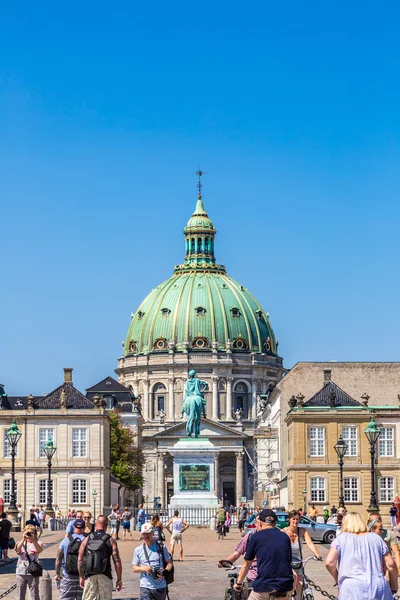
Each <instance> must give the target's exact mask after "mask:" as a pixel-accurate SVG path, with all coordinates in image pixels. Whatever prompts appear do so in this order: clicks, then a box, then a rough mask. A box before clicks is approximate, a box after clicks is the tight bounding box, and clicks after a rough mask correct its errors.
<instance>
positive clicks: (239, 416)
mask: <svg viewBox="0 0 400 600" xmlns="http://www.w3.org/2000/svg"><path fill="white" fill-rule="evenodd" d="M234 415H235V420H236V423H237V424H238V425H241V424H242V415H243V410H242V408H241V407H240V406H238V408H237V409H236V410H235V412H234Z"/></svg>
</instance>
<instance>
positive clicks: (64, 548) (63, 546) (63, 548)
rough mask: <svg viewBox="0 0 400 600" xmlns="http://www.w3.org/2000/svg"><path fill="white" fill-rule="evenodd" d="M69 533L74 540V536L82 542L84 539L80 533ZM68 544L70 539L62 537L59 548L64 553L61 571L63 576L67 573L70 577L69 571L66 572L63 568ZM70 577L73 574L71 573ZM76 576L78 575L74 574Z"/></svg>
mask: <svg viewBox="0 0 400 600" xmlns="http://www.w3.org/2000/svg"><path fill="white" fill-rule="evenodd" d="M71 535H72V537H73V538H74V540H76V538H78V539H79V540H81V542H82V541H83V540H84V539H85V536H84V535H82V534H80V533H72V534H71ZM69 544H70V540H69V539H68V538H64V539H63V541H62V542H61V544H60V548H61V549H62V551H63V554H64V561H63V565H62V572H63V575H64V577H65V575H68V577H71V575H70V574H69V573H67V572H66V570H65V563H66V562H67V550H68V546H69ZM72 577H74V575H72ZM76 577H79V576H78V575H76Z"/></svg>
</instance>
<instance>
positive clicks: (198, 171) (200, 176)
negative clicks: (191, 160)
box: [193, 165, 207, 200]
mask: <svg viewBox="0 0 400 600" xmlns="http://www.w3.org/2000/svg"><path fill="white" fill-rule="evenodd" d="M193 175H197V176H198V178H199V181H198V183H197V185H196V187H197V189H198V190H199V191H198V194H197V198H198V199H199V200H201V199H202V195H201V188H202V187H203V184H202V183H201V178H202V176H203V175H207V173H206V172H205V171H202V170H201V169H200V165H199V168H198V169H197V171H196V173H193Z"/></svg>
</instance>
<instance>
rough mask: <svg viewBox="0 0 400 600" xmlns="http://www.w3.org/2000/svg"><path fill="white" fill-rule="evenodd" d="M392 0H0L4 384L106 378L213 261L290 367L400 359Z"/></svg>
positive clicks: (0, 345) (44, 388) (399, 153)
mask: <svg viewBox="0 0 400 600" xmlns="http://www.w3.org/2000/svg"><path fill="white" fill-rule="evenodd" d="M399 13H400V8H399V4H398V3H396V2H394V1H393V2H387V3H383V4H380V5H379V6H378V5H377V4H376V2H365V1H363V2H360V1H358V0H355V1H354V2H350V3H349V2H344V1H342V0H339V1H338V2H323V3H321V2H320V1H318V2H317V1H314V0H310V1H309V2H306V3H301V2H297V1H294V0H289V1H288V2H286V3H282V2H280V3H279V2H274V3H272V2H267V3H266V2H256V3H247V4H246V3H238V2H233V3H232V2H229V3H228V2H219V3H218V2H207V1H205V2H202V3H200V4H199V3H197V4H193V3H192V4H190V3H189V4H188V3H187V2H175V3H165V2H159V1H155V2H153V3H147V4H145V3H137V2H127V1H122V2H119V3H104V2H97V1H96V2H93V1H90V0H89V1H87V2H76V0H71V2H68V3H61V4H60V3H54V2H49V1H48V0H44V1H42V2H39V3H32V2H27V1H22V2H20V3H19V4H15V3H11V2H9V3H7V4H6V3H4V2H3V3H2V5H1V8H0V23H1V25H0V56H1V60H0V174H1V178H0V194H1V203H0V211H1V212H0V218H1V284H2V295H1V301H0V302H1V310H0V381H1V382H2V383H5V384H6V389H7V391H8V393H9V394H10V395H14V394H18V393H19V394H27V393H30V392H32V393H34V394H41V393H45V392H49V391H51V389H53V388H54V387H56V386H57V385H58V384H59V383H61V381H62V368H63V367H64V366H71V367H74V383H75V384H76V385H77V387H79V388H80V389H81V390H84V389H85V388H86V387H88V386H90V385H93V384H94V383H96V382H97V381H98V380H100V379H102V378H103V377H105V376H107V375H109V374H113V370H114V368H116V366H117V357H118V356H119V355H120V354H121V351H122V348H121V340H122V339H124V337H125V334H126V331H127V328H128V325H129V322H130V314H131V312H132V311H135V310H136V308H137V306H138V304H139V303H140V301H141V300H142V299H143V298H144V296H145V295H147V293H148V292H149V291H150V289H152V288H153V287H154V286H156V285H157V284H158V283H159V282H161V281H163V280H164V279H166V278H167V277H169V276H170V275H171V273H172V270H173V266H174V265H175V264H176V263H178V262H180V261H181V260H182V258H183V252H184V243H183V236H182V229H183V226H184V224H185V222H186V220H187V218H188V217H189V215H190V214H191V212H192V211H193V208H194V205H195V200H196V188H195V183H196V181H195V176H193V175H192V172H193V171H195V170H196V168H197V165H198V164H201V166H202V168H203V169H204V170H205V171H208V175H207V176H205V178H204V189H203V192H204V201H205V206H206V208H207V210H208V212H209V214H210V216H211V217H212V219H213V220H214V222H215V224H216V226H217V229H218V236H217V241H216V255H217V259H218V261H219V262H221V263H223V264H226V265H227V267H228V273H229V274H230V275H231V276H232V277H233V278H235V279H237V280H239V281H240V282H241V283H242V284H243V285H245V286H246V287H248V288H249V289H250V290H251V291H252V292H253V294H254V295H255V296H256V297H257V298H258V299H259V301H260V302H261V304H262V305H263V307H264V309H265V310H266V311H269V312H270V315H271V322H272V325H273V327H274V330H275V333H276V336H277V338H278V339H279V341H280V346H279V349H280V351H281V354H282V356H283V357H284V358H285V365H286V366H287V367H290V366H292V365H293V364H294V363H295V362H296V361H299V360H331V359H334V360H346V361H347V360H355V361H377V360H384V361H390V360H393V361H397V360H400V352H399V343H398V340H399V337H400V324H399V312H398V310H399V309H398V307H399V300H398V298H399V296H400V282H399V221H400V209H399V183H400V174H399V173H400V170H399V160H400V141H399V134H400V123H399V106H400V97H399V96H400V79H399V62H400V48H399V45H400V44H399V35H398V25H399V16H400V14H399Z"/></svg>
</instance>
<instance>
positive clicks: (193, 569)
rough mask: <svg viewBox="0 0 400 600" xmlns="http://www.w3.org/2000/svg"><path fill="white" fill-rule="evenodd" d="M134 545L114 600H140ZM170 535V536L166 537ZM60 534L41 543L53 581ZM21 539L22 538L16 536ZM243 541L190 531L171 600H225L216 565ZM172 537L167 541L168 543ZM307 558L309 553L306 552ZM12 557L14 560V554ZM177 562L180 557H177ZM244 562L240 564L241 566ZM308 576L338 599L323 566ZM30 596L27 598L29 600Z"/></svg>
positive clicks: (11, 568) (315, 565)
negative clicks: (220, 538)
mask: <svg viewBox="0 0 400 600" xmlns="http://www.w3.org/2000/svg"><path fill="white" fill-rule="evenodd" d="M134 534H135V535H134V538H135V541H134V542H119V548H120V554H121V559H122V564H123V577H122V579H123V588H122V590H121V591H120V592H117V591H114V593H113V599H114V600H117V599H121V600H122V599H124V600H125V599H128V598H130V599H131V600H138V593H139V576H138V575H134V574H133V573H132V570H131V562H132V555H133V549H134V548H135V547H136V546H137V545H138V544H139V543H140V542H139V539H138V537H139V536H138V533H137V532H134ZM167 535H168V534H167ZM61 537H62V534H61V532H55V533H47V532H46V533H44V535H43V536H42V541H43V543H44V545H45V550H44V551H43V553H42V554H41V557H42V563H43V566H44V568H45V569H47V570H48V571H49V573H50V575H51V577H52V578H53V580H54V575H55V572H54V562H55V556H56V551H57V548H58V545H59V543H60V540H61ZM15 539H16V540H17V541H18V539H20V534H16V535H15ZM239 539H240V536H239V532H238V530H237V529H234V530H231V533H230V534H228V536H227V538H226V539H225V540H218V539H217V536H216V534H215V532H213V531H210V530H208V529H197V528H195V527H191V528H190V529H188V531H187V532H186V533H185V534H184V551H185V555H184V561H183V562H178V561H176V562H175V583H174V584H173V585H172V586H171V587H170V598H171V600H206V599H207V600H223V598H224V591H225V588H226V586H227V582H228V579H227V573H226V572H225V571H224V570H223V569H218V568H217V566H216V562H217V560H218V559H219V558H225V557H227V556H228V555H229V554H230V553H231V552H232V550H233V548H234V546H235V545H236V544H237V543H238V541H239ZM168 541H169V537H168V538H167V543H168ZM319 550H320V553H321V554H322V556H326V554H327V547H326V546H324V545H319ZM305 555H307V556H308V555H309V554H308V550H306V551H305ZM10 556H14V557H15V552H13V551H11V552H10ZM174 558H175V559H177V558H178V556H175V557H174ZM15 563H16V560H15V559H13V561H12V562H10V563H8V564H5V565H2V564H0V595H1V594H2V593H3V592H4V591H5V590H7V589H8V588H9V587H10V586H11V585H13V584H14V583H15ZM240 563H241V561H238V564H240ZM307 572H308V574H309V576H310V577H311V579H313V580H314V581H315V582H316V583H317V584H318V585H320V586H321V587H323V588H324V589H326V590H327V591H328V592H329V593H331V594H334V595H337V588H333V586H332V583H331V582H332V579H331V578H330V576H329V574H328V572H327V571H326V569H325V567H324V565H323V563H320V562H314V561H310V562H309V563H308V569H307ZM315 598H316V600H322V596H321V595H320V594H318V593H316V594H315ZM28 599H29V596H27V600H28ZM53 599H54V600H58V591H57V589H56V587H55V585H54V584H53ZM7 600H17V594H16V591H13V592H11V594H9V595H8V596H7Z"/></svg>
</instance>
